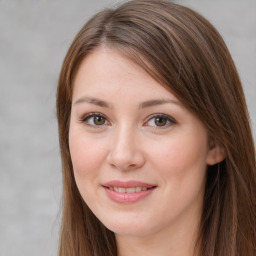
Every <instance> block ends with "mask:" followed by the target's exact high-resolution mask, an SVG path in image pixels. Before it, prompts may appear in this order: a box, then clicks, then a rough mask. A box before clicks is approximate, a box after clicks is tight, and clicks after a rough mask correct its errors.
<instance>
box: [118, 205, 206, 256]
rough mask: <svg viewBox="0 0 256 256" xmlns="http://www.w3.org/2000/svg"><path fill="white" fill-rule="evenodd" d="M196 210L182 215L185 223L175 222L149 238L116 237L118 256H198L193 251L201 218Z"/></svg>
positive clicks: (181, 221) (182, 221)
mask: <svg viewBox="0 0 256 256" xmlns="http://www.w3.org/2000/svg"><path fill="white" fill-rule="evenodd" d="M198 210H199V209H195V211H194V212H193V214H190V215H188V214H186V213H184V215H185V216H184V218H185V221H184V219H182V220H180V221H179V220H177V221H176V222H175V223H174V224H173V226H172V227H170V228H169V229H167V230H160V231H159V232H158V233H154V234H153V235H151V236H150V235H148V236H140V237H135V236H125V235H116V240H117V248H118V256H131V255H133V256H141V255H147V256H156V255H161V256H199V254H198V252H197V251H196V250H195V245H196V240H197V236H198V227H199V224H200V218H199V216H201V215H199V213H200V212H201V211H198ZM190 213H191V212H190ZM186 215H187V216H186Z"/></svg>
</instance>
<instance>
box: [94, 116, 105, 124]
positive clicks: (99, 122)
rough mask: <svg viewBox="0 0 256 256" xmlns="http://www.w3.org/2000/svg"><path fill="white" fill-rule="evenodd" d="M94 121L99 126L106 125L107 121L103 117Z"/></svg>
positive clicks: (95, 118)
mask: <svg viewBox="0 0 256 256" xmlns="http://www.w3.org/2000/svg"><path fill="white" fill-rule="evenodd" d="M93 121H94V123H95V124H97V125H103V124H104V123H105V119H104V117H102V116H95V117H94V120H93Z"/></svg>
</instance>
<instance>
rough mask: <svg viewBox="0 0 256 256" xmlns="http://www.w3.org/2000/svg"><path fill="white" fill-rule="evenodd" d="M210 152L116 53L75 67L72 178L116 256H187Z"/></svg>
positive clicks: (169, 99) (191, 123)
mask: <svg viewBox="0 0 256 256" xmlns="http://www.w3.org/2000/svg"><path fill="white" fill-rule="evenodd" d="M209 144H210V143H209V139H208V135H207V131H206V129H205V127H204V126H203V124H202V123H201V122H200V120H198V118H197V117H195V116H194V115H193V114H192V113H190V112H189V111H188V110H187V109H186V108H185V107H184V106H183V105H182V104H181V102H180V101H179V100H178V99H177V98H176V97H175V96H174V95H173V94H172V93H171V92H170V91H168V90H166V89H165V88H164V87H162V86H161V85H160V84H159V83H158V82H156V81H155V80H153V79H152V78H151V77H150V76H149V75H148V74H147V73H146V72H145V71H143V69H141V68H140V67H138V66H137V65H135V64H134V63H132V62H130V61H129V60H128V59H127V58H125V57H123V56H122V55H121V54H120V53H118V52H117V51H115V50H113V49H109V48H106V47H100V48H98V49H96V50H95V51H94V52H93V53H91V54H90V55H88V56H87V57H86V58H85V59H84V60H83V62H82V63H81V65H80V67H79V70H78V73H77V75H76V78H75V81H74V90H73V98H72V110H71V119H70V131H69V145H70V153H71V158H72V163H73V168H74V175H75V179H76V183H77V186H78V189H79V191H80V193H81V195H82V197H83V199H84V200H85V202H86V203H87V205H88V206H89V207H90V209H91V210H92V211H93V213H94V214H95V215H96V217H97V218H98V219H99V220H100V221H101V222H102V223H103V224H104V225H105V226H106V227H107V228H108V229H110V230H112V231H113V232H114V233H115V235H116V240H117V247H118V255H119V256H128V255H133V256H138V255H147V256H150V255H154V256H155V255H162V256H165V255H166V256H167V255H168V256H169V255H172V256H191V252H192V251H193V248H194V245H195V240H196V236H197V234H198V225H199V222H200V215H201V211H202V201H203V193H204V185H205V177H206V168H207V165H208V164H210V165H212V164H216V163H218V162H220V161H221V160H222V158H223V157H224V155H223V154H222V153H221V150H220V149H219V148H218V147H217V146H209ZM114 187H115V188H114ZM128 190H129V191H128ZM128 192H129V193H128Z"/></svg>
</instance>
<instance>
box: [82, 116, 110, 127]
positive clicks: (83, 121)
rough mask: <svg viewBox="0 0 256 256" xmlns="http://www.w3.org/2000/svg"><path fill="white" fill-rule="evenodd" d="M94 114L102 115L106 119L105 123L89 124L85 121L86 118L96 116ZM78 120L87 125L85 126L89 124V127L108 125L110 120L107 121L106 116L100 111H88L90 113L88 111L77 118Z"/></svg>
mask: <svg viewBox="0 0 256 256" xmlns="http://www.w3.org/2000/svg"><path fill="white" fill-rule="evenodd" d="M96 116H100V117H103V118H104V119H105V120H106V121H107V124H103V125H96V124H95V125H91V124H89V123H87V120H88V119H89V118H92V117H96ZM79 121H80V122H81V123H84V124H85V125H87V126H89V127H95V128H100V127H101V126H105V125H109V124H110V122H109V121H108V119H107V117H106V116H105V115H103V114H102V113H100V112H90V113H88V114H85V115H83V117H82V118H80V119H79Z"/></svg>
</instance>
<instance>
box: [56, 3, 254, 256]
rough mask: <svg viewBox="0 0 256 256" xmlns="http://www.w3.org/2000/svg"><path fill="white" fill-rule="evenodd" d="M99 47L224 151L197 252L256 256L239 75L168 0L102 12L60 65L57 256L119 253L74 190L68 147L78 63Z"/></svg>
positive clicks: (224, 53)
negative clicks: (154, 85)
mask: <svg viewBox="0 0 256 256" xmlns="http://www.w3.org/2000/svg"><path fill="white" fill-rule="evenodd" d="M102 45H104V46H107V47H110V48H113V49H116V50H118V51H120V52H121V53H122V54H124V55H125V56H126V57H127V58H129V59H131V60H132V61H133V62H134V63H136V64H138V65H139V66H141V67H142V68H143V69H144V70H145V71H146V72H148V74H149V75H150V76H152V77H153V78H154V79H155V80H157V81H158V82H159V83H160V84H161V85H162V86H164V87H166V88H168V89H169V90H170V91H171V92H172V93H173V94H175V96H176V97H177V98H178V99H179V100H180V101H181V102H182V103H183V104H184V106H185V107H187V109H189V110H190V111H191V112H192V113H194V114H195V115H196V116H197V117H198V118H199V119H200V120H201V121H202V122H203V124H204V125H205V127H206V129H207V131H208V134H209V137H210V138H211V140H212V141H213V142H214V143H216V144H219V145H221V146H222V147H223V148H224V149H225V150H226V153H227V157H226V159H225V160H224V161H223V162H221V163H220V164H217V165H215V166H211V167H210V166H209V167H208V169H207V181H206V187H205V195H204V205H203V212H202V218H201V226H200V234H199V237H198V243H197V246H198V248H199V250H200V255H202V256H203V255H207V256H255V255H256V170H255V169H256V168H255V148H254V143H253V138H252V133H251V129H250V124H249V116H248V111H247V107H246V103H245V98H244V93H243V90H242V86H241V82H240V79H239V76H238V74H237V71H236V68H235V65H234V63H233V61H232V58H231V56H230V53H229V51H228V49H227V47H226V45H225V43H224V41H223V39H222V37H221V36H220V35H219V33H218V32H217V31H216V29H215V28H214V27H213V26H212V25H211V24H210V23H209V22H208V21H207V20H206V19H205V18H203V17H202V16H200V15H199V14H198V13H196V12H195V11H192V10H191V9H189V8H186V7H183V6H180V5H177V4H173V3H170V2H168V1H164V0H137V1H129V2H127V3H124V4H122V5H120V6H119V7H117V8H116V9H106V10H103V11H101V12H99V13H97V14H96V15H95V16H94V17H93V18H92V19H90V20H89V21H88V22H87V23H86V24H85V26H84V27H83V28H82V29H81V30H80V32H79V33H78V35H77V36H76V37H75V39H74V41H73V43H72V45H71V46H70V48H69V50H68V53H67V55H66V58H65V60H64V62H63V66H62V70H61V73H60V77H59V84H58V91H57V117H58V126H59V140H60V148H61V157H62V167H63V213H62V226H61V233H60V245H59V256H82V255H83V256H84V255H87V256H96V255H97V256H103V255H105V256H116V255H117V247H116V241H115V236H114V234H113V232H111V231H110V230H108V229H107V228H105V227H104V226H103V224H102V223H100V221H99V220H98V219H97V218H96V217H95V216H94V214H93V213H92V212H91V211H90V209H89V208H88V206H87V205H86V203H85V202H84V201H83V199H82V197H81V195H80V193H79V191H78V189H77V186H76V183H75V179H74V174H73V168H72V163H71V158H70V152H69V144H68V133H69V119H70V111H71V98H72V86H73V81H74V77H75V75H76V72H77V70H78V68H79V65H80V63H81V61H82V60H83V59H84V58H86V56H87V55H88V54H89V53H90V52H92V51H94V50H95V49H96V48H97V47H100V46H102Z"/></svg>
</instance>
